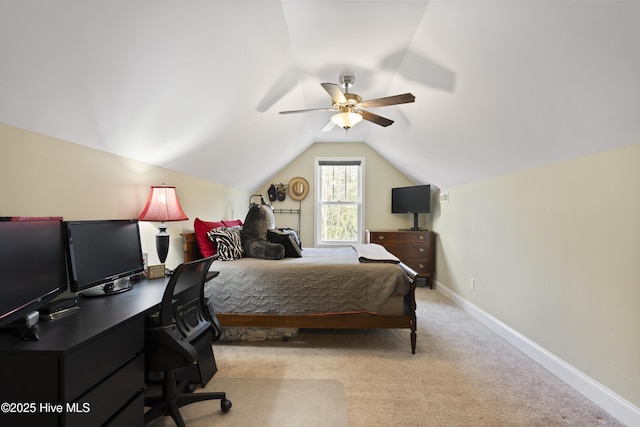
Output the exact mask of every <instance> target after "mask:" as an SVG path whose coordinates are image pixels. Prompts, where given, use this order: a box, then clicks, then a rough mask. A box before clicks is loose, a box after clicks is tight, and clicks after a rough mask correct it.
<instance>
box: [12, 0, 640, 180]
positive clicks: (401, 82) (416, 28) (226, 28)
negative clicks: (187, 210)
mask: <svg viewBox="0 0 640 427" xmlns="http://www.w3.org/2000/svg"><path fill="white" fill-rule="evenodd" d="M639 22H640V2H638V1H579V0H575V1H548V0H545V1H542V0H541V1H526V0H513V1H508V0H505V1H483V0H469V1H464V0H452V1H444V0H443V1H433V0H432V1H420V0H415V1H364V0H362V1H327V0H315V1H314V0H282V1H273V0H254V1H246V0H228V1H223V0H189V1H179V0H153V1H151V0H110V1H103V0H57V1H50V0H20V1H16V0H0V122H2V123H6V124H9V125H13V126H17V127H20V128H25V129H29V130H33V131H36V132H40V133H43V134H46V135H51V136H54V137H57V138H61V139H64V140H67V141H71V142H75V143H78V144H82V145H86V146H90V147H93V148H97V149H100V150H105V151H108V152H112V153H115V154H118V155H122V156H126V157H131V158H134V159H138V160H142V161H145V162H148V163H152V164H156V165H159V166H163V167H167V168H170V169H173V170H177V171H180V172H185V173H189V174H191V175H195V176H199V177H202V178H205V179H208V180H212V181H215V182H220V183H223V184H228V185H232V186H234V187H238V188H242V189H246V190H248V191H252V190H255V189H257V188H259V187H260V186H261V185H263V184H264V183H266V182H267V181H268V180H269V179H270V178H271V177H272V176H273V175H274V174H275V173H276V172H278V171H279V170H280V169H282V168H283V167H284V166H286V165H287V164H288V163H289V162H291V161H292V160H293V159H295V158H296V157H297V156H298V155H299V154H300V153H302V152H303V151H304V150H305V149H307V148H308V147H309V146H310V145H311V144H313V143H322V142H336V141H337V142H346V143H349V142H353V141H358V142H360V141H362V142H366V143H367V144H369V145H370V146H371V147H372V148H373V149H375V150H376V151H377V152H379V153H380V154H381V155H382V156H384V157H385V158H386V159H388V161H389V162H391V163H392V164H393V165H395V166H396V167H397V168H398V169H399V170H401V171H402V172H404V173H405V174H406V175H407V176H408V177H409V178H411V179H412V180H414V181H415V182H416V183H431V184H435V185H437V186H439V187H445V188H446V187H450V186H454V185H458V184H461V183H465V182H468V181H473V180H477V179H482V178H485V177H489V176H493V175H497V174H501V173H505V172H509V171H513V170H518V169H521V168H526V167H531V166H535V165H539V164H544V163H548V162H553V161H557V160H561V159H566V158H571V157H575V156H580V155H584V154H588V153H593V152H597V151H602V150H607V149H610V148H614V147H618V146H624V145H629V144H634V143H638V142H640V46H639V41H640V25H638V23H639ZM344 72H350V73H353V74H354V75H355V84H354V86H353V87H352V88H351V91H352V92H356V93H358V94H360V95H361V96H362V97H363V98H364V99H372V98H379V97H384V96H389V95H395V94H399V93H404V92H411V93H413V94H414V95H415V96H416V101H415V103H412V104H403V105H398V106H388V107H383V108H377V109H375V110H371V111H372V112H375V113H376V114H379V115H382V116H385V117H388V118H390V119H392V120H395V123H394V124H393V125H391V126H389V127H386V128H383V127H380V126H378V125H375V124H373V123H369V122H365V121H363V122H362V123H360V124H358V125H356V126H355V127H353V128H352V129H351V130H349V131H348V132H346V131H344V130H342V129H340V128H337V127H336V128H334V129H333V130H331V131H329V132H320V129H321V128H322V127H323V126H324V125H325V123H327V121H328V120H329V118H330V116H331V113H330V112H327V111H314V112H310V113H304V114H291V115H280V114H278V112H279V111H282V110H293V109H303V108H319V107H330V105H331V101H330V97H329V95H328V94H327V92H325V90H324V89H323V88H322V87H321V85H320V83H322V82H333V83H337V82H338V77H339V75H340V74H342V73H344ZM5 155H6V152H5Z"/></svg>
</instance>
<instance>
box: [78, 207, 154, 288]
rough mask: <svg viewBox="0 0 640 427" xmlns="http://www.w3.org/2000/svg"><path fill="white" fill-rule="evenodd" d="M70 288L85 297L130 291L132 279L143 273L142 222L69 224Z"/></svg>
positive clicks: (105, 221)
mask: <svg viewBox="0 0 640 427" xmlns="http://www.w3.org/2000/svg"><path fill="white" fill-rule="evenodd" d="M65 230H66V238H67V240H66V242H67V245H66V247H67V258H68V264H69V286H70V289H71V291H72V292H80V294H81V295H83V296H102V295H110V294H116V293H120V292H124V291H128V290H130V289H131V288H132V284H131V282H130V281H129V280H119V279H124V278H128V277H130V276H133V275H136V274H139V273H142V272H143V271H144V267H143V261H142V248H141V246H140V228H139V226H138V220H134V219H131V220H128V219H127V220H99V221H67V222H65Z"/></svg>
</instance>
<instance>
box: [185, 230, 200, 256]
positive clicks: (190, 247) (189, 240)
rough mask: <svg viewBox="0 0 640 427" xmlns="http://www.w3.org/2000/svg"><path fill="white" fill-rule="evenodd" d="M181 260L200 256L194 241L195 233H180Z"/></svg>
mask: <svg viewBox="0 0 640 427" xmlns="http://www.w3.org/2000/svg"><path fill="white" fill-rule="evenodd" d="M180 235H181V236H182V257H183V260H182V262H191V261H195V260H197V259H200V258H202V254H201V253H200V249H198V243H197V242H196V233H182V234H180Z"/></svg>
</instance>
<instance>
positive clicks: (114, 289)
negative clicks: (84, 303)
mask: <svg viewBox="0 0 640 427" xmlns="http://www.w3.org/2000/svg"><path fill="white" fill-rule="evenodd" d="M131 289H133V283H131V281H129V279H127V280H126V282H124V281H123V282H121V283H118V282H117V281H116V282H111V283H107V284H106V285H102V286H96V287H93V288H91V289H87V290H86V291H83V292H81V293H80V295H82V296H83V297H90V298H92V297H104V296H107V295H115V294H119V293H122V292H127V291H130V290H131Z"/></svg>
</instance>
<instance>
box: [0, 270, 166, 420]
mask: <svg viewBox="0 0 640 427" xmlns="http://www.w3.org/2000/svg"><path fill="white" fill-rule="evenodd" d="M168 281H169V278H164V279H155V280H143V281H141V282H138V283H136V284H135V285H134V287H133V289H132V290H130V291H128V292H123V293H121V294H115V295H110V296H105V297H99V298H81V299H80V304H79V305H80V307H81V309H80V310H78V311H76V312H74V313H71V314H69V315H67V316H63V317H61V318H58V319H55V320H52V321H48V322H40V323H39V324H38V330H39V335H40V340H39V341H22V340H20V338H18V337H17V334H16V335H14V334H9V333H6V332H7V331H5V332H3V333H2V334H1V335H0V378H1V380H0V403H2V402H14V403H16V405H15V406H14V408H13V409H16V410H17V409H21V410H23V411H27V412H29V413H19V414H16V413H12V414H6V413H4V411H3V412H1V413H0V425H6V426H9V425H11V426H36V425H37V426H44V427H49V426H98V425H103V424H108V425H111V426H127V427H129V426H142V425H143V417H144V390H145V382H144V327H145V326H144V325H145V317H146V316H148V315H149V314H151V313H154V312H155V311H157V310H158V308H159V306H160V301H161V300H162V294H163V292H164V289H165V287H166V285H167V283H168ZM3 408H4V407H3Z"/></svg>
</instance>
